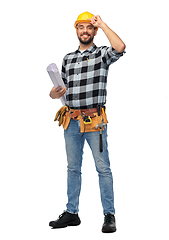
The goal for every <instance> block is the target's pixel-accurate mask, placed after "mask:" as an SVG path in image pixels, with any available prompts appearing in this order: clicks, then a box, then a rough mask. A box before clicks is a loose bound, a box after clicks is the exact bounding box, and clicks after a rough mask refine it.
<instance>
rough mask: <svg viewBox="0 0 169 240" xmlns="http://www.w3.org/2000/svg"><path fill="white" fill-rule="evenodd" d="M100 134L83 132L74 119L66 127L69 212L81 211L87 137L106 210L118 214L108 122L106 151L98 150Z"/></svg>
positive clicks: (104, 143) (103, 136)
mask: <svg viewBox="0 0 169 240" xmlns="http://www.w3.org/2000/svg"><path fill="white" fill-rule="evenodd" d="M99 134H100V132H99V131H98V132H86V133H80V122H79V121H76V120H73V119H71V121H70V124H69V126H68V128H67V130H64V137H65V144H66V153H67V162H68V174H67V195H68V203H67V205H66V207H67V211H68V212H70V213H73V214H75V213H78V211H79V196H80V190H81V166H82V155H83V147H84V142H85V140H86V141H87V143H88V144H89V146H90V148H91V151H92V154H93V158H94V161H95V166H96V170H97V172H98V176H99V186H100V193H101V202H102V206H103V213H104V214H105V213H111V214H115V209H114V192H113V177H112V173H111V169H110V162H109V154H108V149H107V125H106V126H104V130H103V132H102V138H103V152H102V153H101V152H100V151H99Z"/></svg>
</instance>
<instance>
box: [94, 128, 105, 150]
mask: <svg viewBox="0 0 169 240" xmlns="http://www.w3.org/2000/svg"><path fill="white" fill-rule="evenodd" d="M105 125H106V124H105V123H99V124H97V125H96V127H95V129H97V128H98V127H99V128H100V146H99V147H100V152H103V142H102V127H104V126H105Z"/></svg>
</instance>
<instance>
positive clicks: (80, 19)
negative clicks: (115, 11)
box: [74, 12, 98, 29]
mask: <svg viewBox="0 0 169 240" xmlns="http://www.w3.org/2000/svg"><path fill="white" fill-rule="evenodd" d="M92 17H94V15H93V14H92V13H89V12H84V13H81V14H80V15H79V16H78V18H77V20H76V22H75V25H74V26H75V28H76V29H77V24H78V23H80V22H89V23H90V20H89V19H91V18H92ZM97 29H98V28H97Z"/></svg>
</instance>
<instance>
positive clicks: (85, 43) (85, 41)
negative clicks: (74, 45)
mask: <svg viewBox="0 0 169 240" xmlns="http://www.w3.org/2000/svg"><path fill="white" fill-rule="evenodd" d="M88 36H90V38H89V39H86V40H83V39H82V37H81V36H79V37H78V39H79V41H80V42H81V43H82V44H84V45H87V44H89V43H91V42H92V41H93V39H94V35H93V36H91V35H89V34H88Z"/></svg>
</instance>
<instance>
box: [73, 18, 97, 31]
mask: <svg viewBox="0 0 169 240" xmlns="http://www.w3.org/2000/svg"><path fill="white" fill-rule="evenodd" d="M79 23H90V20H77V21H76V22H75V25H74V26H75V28H76V29H77V25H78V24H79ZM91 25H92V24H91ZM96 30H98V28H96Z"/></svg>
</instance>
